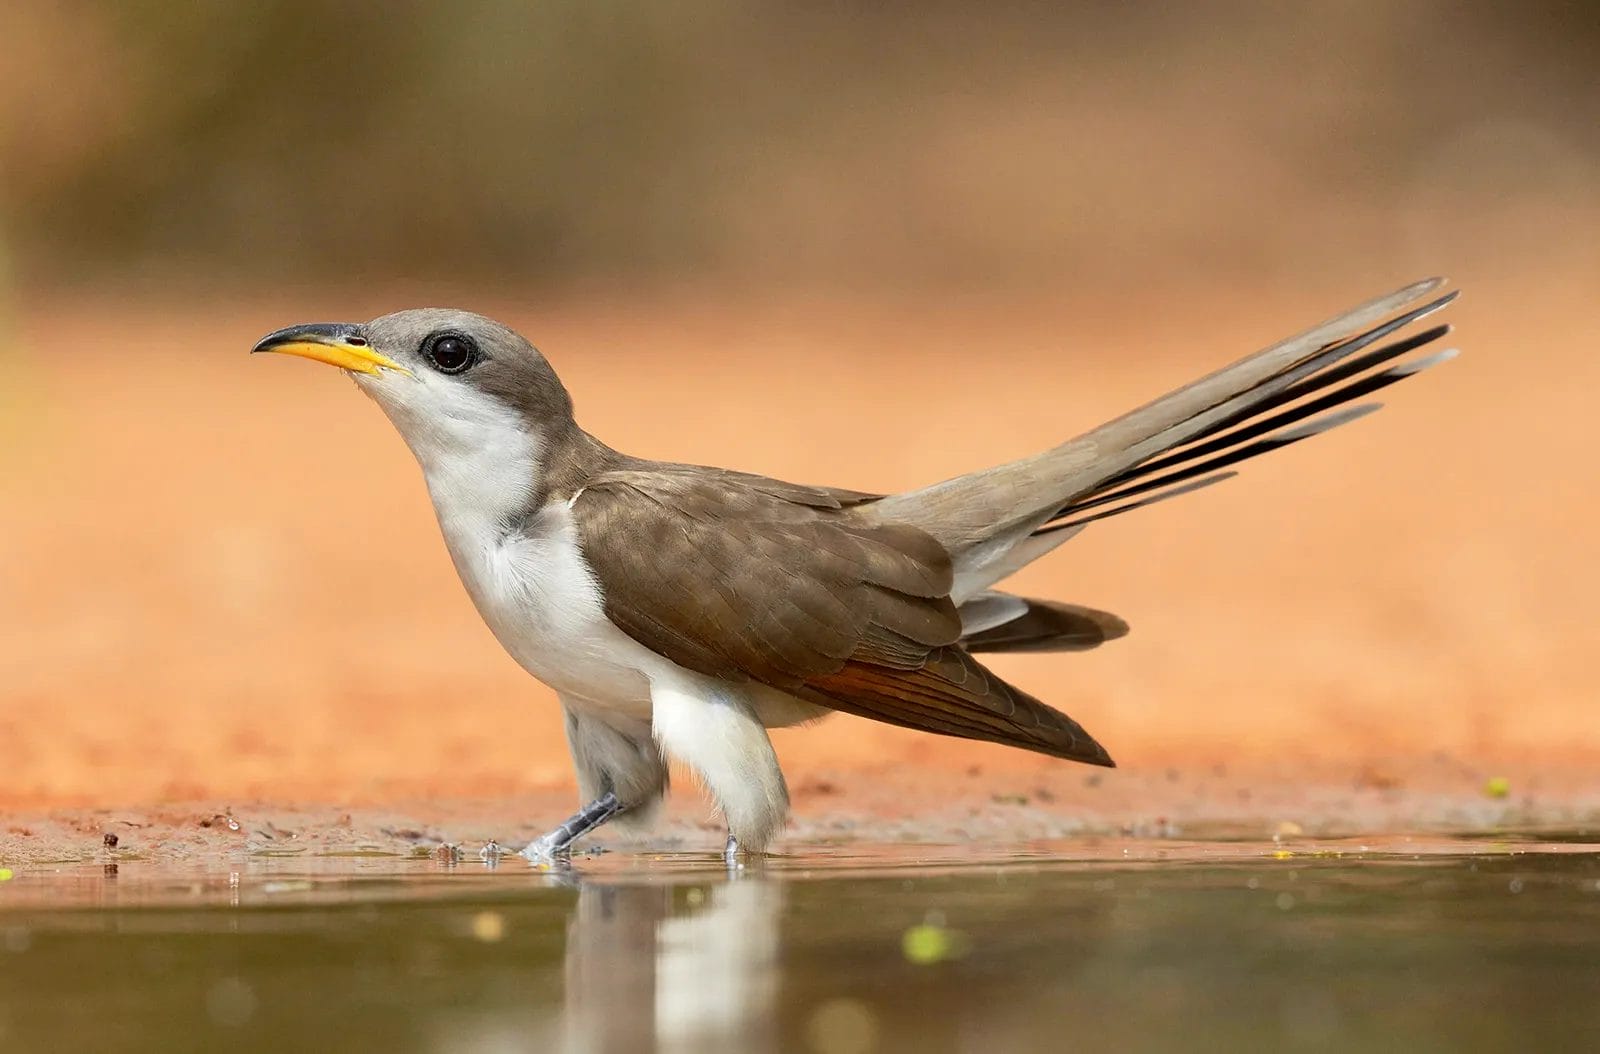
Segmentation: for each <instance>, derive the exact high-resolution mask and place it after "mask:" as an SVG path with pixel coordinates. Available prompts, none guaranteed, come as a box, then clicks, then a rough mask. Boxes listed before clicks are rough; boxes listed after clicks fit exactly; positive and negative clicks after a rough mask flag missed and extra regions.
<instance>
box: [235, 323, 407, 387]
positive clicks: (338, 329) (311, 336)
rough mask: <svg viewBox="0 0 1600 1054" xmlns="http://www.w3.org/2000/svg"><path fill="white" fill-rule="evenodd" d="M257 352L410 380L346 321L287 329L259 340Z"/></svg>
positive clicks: (403, 371) (359, 330)
mask: <svg viewBox="0 0 1600 1054" xmlns="http://www.w3.org/2000/svg"><path fill="white" fill-rule="evenodd" d="M250 351H251V353H252V354H254V353H255V352H258V351H276V352H279V353H281V354H284V355H299V356H301V357H303V358H307V359H316V360H317V361H318V362H325V363H327V364H328V365H329V366H337V367H339V368H340V369H341V370H349V371H350V372H351V373H378V372H379V371H381V370H396V371H398V372H400V373H403V374H405V375H406V376H408V377H410V376H413V374H412V373H411V371H410V370H408V369H406V368H405V367H404V366H402V365H400V364H399V363H398V362H396V361H394V360H393V359H391V358H389V357H388V356H387V355H380V354H378V353H377V352H376V351H373V350H372V348H371V347H370V346H369V345H368V344H367V338H366V337H363V336H362V335H361V327H360V326H357V325H353V324H351V323H349V322H311V323H307V324H306V325H303V326H290V327H289V328H288V329H280V330H278V332H276V333H268V334H267V335H266V336H264V337H262V338H261V340H260V342H259V343H257V344H256V346H255V347H253V348H251V349H250Z"/></svg>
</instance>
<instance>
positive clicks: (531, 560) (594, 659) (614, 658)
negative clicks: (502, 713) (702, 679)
mask: <svg viewBox="0 0 1600 1054" xmlns="http://www.w3.org/2000/svg"><path fill="white" fill-rule="evenodd" d="M435 503H436V504H437V503H438V498H435ZM440 524H441V526H442V527H443V528H444V535H445V544H446V546H447V547H448V548H449V550H450V556H451V559H453V560H454V561H455V565H456V571H457V573H459V574H460V576H461V581H462V583H463V584H464V585H465V586H466V587H467V592H468V594H470V595H471V597H472V601H473V603H474V604H476V605H477V607H478V611H479V613H480V614H482V616H483V620H484V621H485V622H487V623H488V624H489V629H490V630H492V631H493V632H494V635H495V637H496V638H498V639H499V641H500V643H501V645H502V646H504V647H505V649H506V651H508V652H510V653H511V657H512V658H514V659H515V660H517V662H518V663H519V664H520V665H521V666H522V667H523V669H525V670H527V671H528V672H529V673H531V674H533V675H534V676H535V677H537V678H539V680H541V681H543V682H544V683H545V684H548V685H550V686H551V687H552V688H555V689H556V690H557V691H560V692H565V693H568V694H569V695H574V696H577V697H579V698H581V699H584V700H587V701H589V702H591V703H593V704H595V705H597V706H600V707H602V708H607V709H609V708H615V709H619V710H623V711H626V712H629V713H634V714H637V715H639V716H648V715H649V713H650V704H649V698H650V697H649V685H648V681H647V679H646V676H645V670H646V668H647V667H648V666H650V665H652V664H653V663H655V662H659V659H658V658H657V657H656V656H655V655H654V654H653V653H651V652H649V651H648V650H647V649H645V648H644V647H643V646H642V645H640V644H639V643H638V642H637V641H635V640H633V638H631V637H629V636H627V635H626V634H624V633H623V632H622V631H621V630H619V629H617V627H616V626H615V625H614V624H613V623H612V622H611V620H610V619H608V618H607V617H606V614H605V608H604V605H603V603H602V600H601V593H600V589H599V586H598V584H597V583H596V581H595V577H594V573H593V572H592V571H591V570H590V568H589V565H588V563H587V562H586V561H585V560H584V559H583V553H582V551H581V549H580V547H579V544H578V538H577V532H576V530H575V529H574V527H573V523H572V516H571V513H570V511H569V510H568V509H567V507H566V505H565V503H561V502H556V503H552V504H550V505H546V506H545V507H544V509H542V510H541V511H540V512H539V513H538V514H537V515H536V516H535V517H533V519H532V520H531V522H529V523H527V524H526V525H525V526H524V527H522V528H521V529H519V530H518V531H516V532H514V533H510V534H506V533H502V532H501V531H500V530H499V529H498V527H497V525H478V524H472V523H466V522H463V521H462V519H460V518H459V517H457V518H451V519H450V520H448V521H447V520H446V518H445V517H444V516H443V515H441V516H440Z"/></svg>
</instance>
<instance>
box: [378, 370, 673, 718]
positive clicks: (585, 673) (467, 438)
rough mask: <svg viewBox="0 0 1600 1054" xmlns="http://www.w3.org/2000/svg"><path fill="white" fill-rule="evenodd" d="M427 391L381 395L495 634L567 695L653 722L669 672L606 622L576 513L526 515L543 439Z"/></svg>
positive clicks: (449, 394)
mask: <svg viewBox="0 0 1600 1054" xmlns="http://www.w3.org/2000/svg"><path fill="white" fill-rule="evenodd" d="M419 380H420V381H421V384H420V385H418V387H415V388H414V387H411V386H409V385H408V384H406V383H404V382H402V383H398V384H395V385H389V384H385V385H384V386H383V388H382V389H381V390H371V394H373V396H374V398H375V399H376V400H377V402H378V403H379V405H380V406H382V407H383V409H384V411H385V412H386V413H387V414H388V415H389V417H390V418H391V419H392V420H393V421H394V423H395V425H396V426H397V427H398V428H399V431H400V433H401V435H403V436H404V437H405V439H406V443H407V444H408V445H409V446H410V447H411V449H412V452H413V453H414V454H415V455H416V457H417V461H418V463H419V464H420V465H421V466H422V474H423V478H424V479H425V480H426V482H427V485H428V494H429V496H430V497H431V498H432V499H433V508H434V512H435V513H436V514H437V516H438V518H439V527H440V529H441V531H442V532H443V534H444V541H445V545H446V547H447V548H448V549H449V551H450V558H451V560H452V561H454V563H455V567H456V572H457V574H459V575H460V576H461V582H462V584H463V585H465V586H466V589H467V593H468V594H469V595H470V596H471V597H472V601H473V603H474V604H475V605H477V608H478V612H479V614H481V615H482V616H483V620H484V621H485V622H486V623H488V625H489V629H490V630H491V631H492V632H493V633H494V635H495V637H496V638H497V639H498V640H499V641H500V643H501V645H502V646H503V647H504V648H505V649H506V651H507V652H509V653H510V654H511V657H512V658H513V659H515V660H516V661H517V663H518V664H519V665H521V666H522V667H523V669H525V670H527V671H528V672H529V673H531V674H533V675H534V676H535V677H537V678H538V679H539V680H541V681H543V682H544V683H545V684H548V685H550V686H551V687H552V688H554V689H556V690H557V691H559V692H563V693H567V694H568V695H571V696H574V697H576V698H577V699H579V700H582V701H583V702H585V703H587V704H589V705H591V706H593V707H597V708H601V709H616V710H621V711H625V712H627V713H629V714H631V715H634V716H639V717H645V718H648V716H649V713H650V703H649V698H650V696H649V684H648V680H647V677H646V671H647V670H649V669H652V668H653V667H654V665H655V664H658V663H660V662H662V661H664V660H662V659H661V658H660V657H659V656H657V655H656V654H655V653H654V652H652V651H650V650H649V649H647V648H645V647H644V646H643V645H642V644H640V643H639V642H637V641H635V640H634V639H633V638H631V637H629V636H628V635H627V634H625V633H623V632H622V631H621V630H619V629H618V628H617V627H616V626H615V624H613V623H612V622H611V620H610V619H608V618H607V617H606V614H605V607H604V603H603V600H602V595H601V591H600V586H599V583H598V581H597V580H596V578H595V576H594V572H593V571H592V570H591V569H590V567H589V565H588V562H587V561H585V560H584V558H583V552H582V549H581V546H580V545H579V542H578V534H577V530H576V527H575V525H574V524H573V521H572V513H571V510H570V509H569V508H568V506H567V504H566V503H565V502H562V501H557V502H551V503H549V504H547V505H545V506H544V507H543V508H542V509H540V510H539V511H538V512H536V513H535V514H534V515H533V516H531V517H528V516H526V515H525V508H526V505H527V501H528V496H529V495H530V494H533V493H534V492H535V489H536V484H537V481H538V479H539V473H540V471H541V465H540V456H541V454H542V450H541V443H540V441H539V438H538V436H537V435H535V434H534V433H533V432H531V431H530V430H529V429H528V427H527V426H526V424H525V422H523V421H522V420H520V419H519V418H518V417H517V416H516V415H515V414H513V413H512V412H511V411H510V410H509V409H508V408H506V407H503V406H501V405H500V404H498V403H497V402H495V401H494V400H492V399H489V398H486V397H484V396H482V395H481V394H479V393H476V392H472V391H471V390H470V389H464V386H459V385H458V386H454V387H445V386H439V385H436V384H434V383H430V382H431V381H432V379H431V378H426V379H423V378H419ZM424 386H425V387H424ZM362 387H363V388H367V387H368V386H367V385H365V384H364V385H362ZM426 389H431V390H426Z"/></svg>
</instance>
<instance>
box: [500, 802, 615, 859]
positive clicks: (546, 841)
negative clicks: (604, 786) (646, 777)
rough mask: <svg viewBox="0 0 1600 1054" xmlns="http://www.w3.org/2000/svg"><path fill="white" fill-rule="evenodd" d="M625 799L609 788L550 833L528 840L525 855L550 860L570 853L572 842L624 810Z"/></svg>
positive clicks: (523, 853)
mask: <svg viewBox="0 0 1600 1054" xmlns="http://www.w3.org/2000/svg"><path fill="white" fill-rule="evenodd" d="M623 808H624V806H623V804H622V802H620V801H618V800H617V796H616V795H615V794H613V793H612V792H610V791H606V792H605V793H604V794H602V795H601V796H600V797H598V798H596V799H595V800H594V801H592V802H590V803H589V804H588V805H585V806H584V807H583V808H581V809H579V810H578V811H577V812H576V813H574V814H573V815H572V816H570V817H568V819H567V820H566V822H564V823H563V824H561V826H559V827H557V828H556V829H555V830H553V831H551V832H550V833H548V834H544V835H540V836H539V837H538V838H535V839H534V840H533V841H531V842H529V843H528V845H527V848H525V849H523V850H522V855H523V856H525V857H527V858H528V859H529V860H536V861H539V862H541V863H548V862H549V861H551V860H554V859H556V858H557V857H562V856H567V855H570V854H571V852H572V843H573V842H575V841H577V840H578V839H579V838H582V837H583V836H584V835H586V834H588V833H589V832H590V831H592V830H594V829H595V828H596V827H599V826H600V825H601V824H603V823H605V822H606V821H607V820H609V819H611V818H612V817H613V816H615V815H617V814H618V813H620V812H621V811H622V810H623Z"/></svg>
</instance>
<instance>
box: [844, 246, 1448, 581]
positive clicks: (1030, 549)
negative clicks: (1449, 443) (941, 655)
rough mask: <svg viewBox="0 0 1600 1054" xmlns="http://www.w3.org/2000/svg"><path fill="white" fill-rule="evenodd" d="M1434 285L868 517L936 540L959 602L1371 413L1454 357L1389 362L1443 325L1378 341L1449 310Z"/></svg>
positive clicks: (1420, 285) (891, 500)
mask: <svg viewBox="0 0 1600 1054" xmlns="http://www.w3.org/2000/svg"><path fill="white" fill-rule="evenodd" d="M1443 284H1444V280H1443V279H1440V278H1432V279H1428V280H1427V281H1423V282H1417V283H1415V284H1413V285H1409V286H1407V287H1405V288H1404V289H1401V290H1398V291H1397V292H1394V293H1391V294H1389V295H1388V296H1384V297H1379V298H1378V299H1376V300H1372V301H1370V302H1368V303H1366V304H1363V305H1361V306H1360V307H1357V308H1353V309H1351V310H1350V311H1346V312H1344V313H1343V314H1340V315H1338V316H1336V317H1335V318H1332V319H1329V320H1328V321H1326V322H1324V323H1322V324H1321V325H1319V326H1316V327H1315V328H1313V329H1310V330H1308V331H1306V332H1305V333H1302V334H1300V335H1299V336H1295V337H1291V338H1289V339H1288V340H1285V341H1282V342H1280V343H1278V344H1275V345H1273V346H1272V347H1270V348H1267V349H1265V350H1263V351H1260V352H1257V353H1256V354H1254V355H1251V356H1249V357H1247V358H1244V359H1241V360H1239V361H1238V362H1236V363H1234V364H1233V365H1231V366H1228V367H1225V368H1223V369H1221V370H1218V371H1217V372H1215V373H1212V374H1210V375H1208V376H1206V377H1203V378H1201V379H1200V380H1198V381H1195V382H1194V383H1192V384H1189V385H1186V386H1185V387H1183V388H1179V389H1178V390H1177V391H1175V392H1172V393H1170V394H1168V395H1165V396H1162V397H1161V398H1159V399H1157V400H1155V401H1154V402H1152V403H1149V404H1147V405H1145V406H1142V407H1140V408H1139V409H1137V410H1134V411H1132V412H1130V413H1127V414H1124V415H1123V416H1121V417H1119V418H1117V419H1116V420H1114V421H1110V422H1108V423H1106V424H1104V425H1101V426H1100V427H1099V428H1096V429H1095V430H1093V431H1092V432H1088V433H1086V434H1084V435H1082V436H1079V437H1078V438H1076V439H1072V440H1069V441H1068V442H1066V443H1063V444H1061V445H1060V446H1058V447H1054V448H1052V449H1050V450H1047V451H1044V452H1043V453H1040V454H1036V455H1034V456H1032V457H1028V458H1023V459H1021V460H1019V461H1013V462H1010V463H1008V464H1005V465H999V466H996V467H993V468H988V469H982V470H980V471H977V472H971V473H968V474H966V475H964V476H957V477H956V478H954V479H949V480H945V481H944V482H942V483H936V484H934V485H933V486H931V487H926V488H923V489H921V490H916V491H909V492H907V493H904V494H896V495H892V496H890V497H887V498H884V499H882V500H881V501H878V502H875V503H873V504H872V505H871V506H870V509H871V514H872V515H875V516H881V517H883V518H885V519H890V520H899V521H904V522H909V523H912V524H915V525H916V526H917V527H920V528H921V529H923V530H924V531H927V532H928V533H929V534H931V535H933V536H934V537H935V538H937V539H938V540H939V541H940V542H941V543H943V544H944V546H945V548H946V549H948V550H949V551H950V553H951V555H952V557H953V559H954V561H955V567H956V586H955V590H954V593H953V595H954V597H955V599H956V600H957V602H958V603H960V602H964V601H968V600H969V599H971V598H974V597H975V596H976V595H977V594H979V593H980V592H981V591H983V590H985V589H987V588H988V587H989V586H990V585H992V584H993V583H995V582H997V581H999V580H1000V579H1002V578H1004V577H1006V576H1007V575H1009V574H1011V573H1012V572H1014V571H1016V570H1017V569H1018V568H1020V567H1022V566H1024V565H1025V564H1028V563H1031V562H1032V561H1033V560H1036V559H1038V558H1039V557H1040V556H1043V555H1044V554H1045V553H1047V552H1049V551H1050V550H1052V549H1054V548H1055V547H1056V546H1057V545H1060V544H1061V543H1062V542H1063V541H1065V540H1066V539H1067V538H1070V537H1072V536H1073V535H1074V534H1076V533H1078V532H1079V531H1081V530H1082V529H1083V528H1084V527H1085V526H1087V525H1088V524H1089V523H1092V522H1094V521H1096V520H1100V519H1104V518H1106V517H1109V516H1115V515H1118V514H1120V513H1123V512H1128V511H1130V510H1132V509H1135V508H1140V507H1143V506H1145V505H1148V504H1151V503H1152V502H1156V501H1161V500H1164V499H1166V498H1169V497H1175V496H1177V495H1179V494H1186V493H1189V492H1190V491H1193V490H1197V489H1199V488H1201V487H1204V486H1208V485H1210V484H1211V483H1216V482H1220V481H1221V480H1223V479H1226V478H1228V477H1229V476H1231V475H1233V473H1232V472H1231V471H1229V469H1230V467H1231V466H1233V465H1235V464H1237V463H1239V462H1241V461H1244V460H1246V459H1248V458H1251V457H1255V456H1256V455H1258V454H1263V453H1266V452H1267V451H1269V450H1276V449H1278V448H1280V447H1284V446H1288V445H1290V444H1292V443H1296V442H1298V441H1300V440H1302V439H1306V438H1309V437H1310V436H1313V435H1316V434H1318V433H1320V432H1324V431H1326V430H1328V429H1329V428H1333V427H1335V426H1337V425H1340V424H1344V423H1345V422H1348V421H1351V420H1354V419H1356V418H1358V417H1362V416H1365V415H1366V414H1368V413H1370V412H1371V411H1373V410H1376V409H1377V408H1378V405H1379V404H1375V403H1360V404H1356V405H1351V404H1352V402H1353V401H1354V400H1357V399H1361V398H1363V397H1365V396H1367V395H1370V394H1372V393H1374V392H1376V391H1378V390H1380V389H1382V388H1385V387H1387V386H1389V385H1391V384H1393V383H1395V382H1396V381H1399V380H1403V379H1404V378H1406V377H1409V376H1412V375H1413V374H1415V373H1417V372H1419V371H1421V370H1423V369H1425V368H1426V367H1428V366H1431V365H1434V364H1435V363H1438V362H1441V361H1444V360H1445V359H1447V358H1450V357H1451V356H1452V355H1454V351H1453V350H1447V351H1441V352H1436V353H1433V354H1430V355H1426V356H1422V357H1418V358H1412V359H1408V360H1405V361H1400V362H1395V360H1397V359H1400V358H1401V357H1402V356H1404V355H1407V354H1408V353H1410V352H1414V351H1416V350H1417V349H1419V348H1422V347H1424V346H1425V345H1428V344H1431V343H1433V342H1434V341H1436V340H1438V339H1439V338H1440V337H1442V336H1444V335H1445V334H1446V333H1448V332H1449V327H1448V326H1443V325H1441V326H1435V327H1433V328H1431V329H1428V330H1425V331H1423V332H1420V333H1417V334H1415V335H1413V336H1410V337H1405V338H1403V339H1399V340H1395V341H1393V342H1391V343H1382V342H1383V341H1385V340H1386V339H1387V338H1389V337H1390V336H1393V335H1394V334H1396V333H1397V332H1398V331H1399V330H1401V329H1403V328H1405V327H1406V326H1409V325H1411V324H1412V323H1414V322H1416V321H1418V320H1420V319H1422V318H1424V317H1426V316H1427V315H1430V314H1432V313H1433V312H1435V311H1437V310H1439V309H1440V308H1442V307H1444V306H1445V305H1446V304H1448V303H1449V302H1450V301H1451V300H1453V299H1455V296H1456V294H1455V293H1454V292H1450V293H1446V294H1444V295H1441V296H1435V294H1436V293H1438V290H1439V289H1440V287H1441V286H1442V285H1443ZM1419 302H1420V305H1419ZM1413 305H1419V306H1413Z"/></svg>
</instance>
